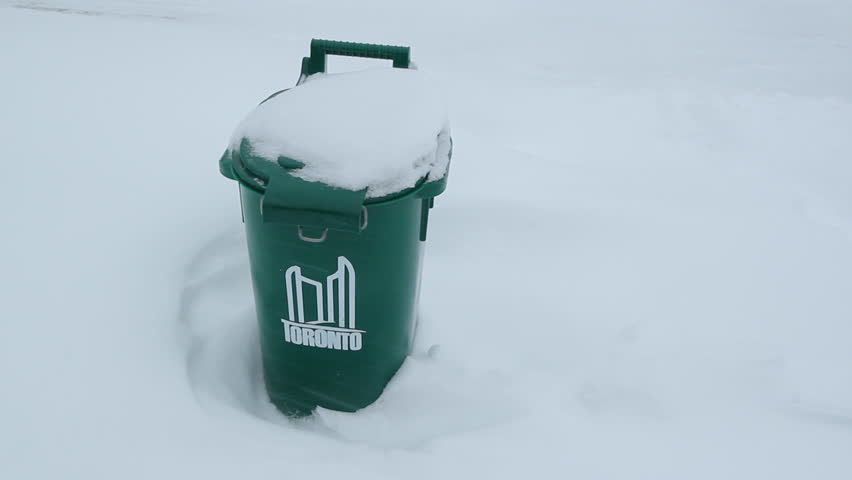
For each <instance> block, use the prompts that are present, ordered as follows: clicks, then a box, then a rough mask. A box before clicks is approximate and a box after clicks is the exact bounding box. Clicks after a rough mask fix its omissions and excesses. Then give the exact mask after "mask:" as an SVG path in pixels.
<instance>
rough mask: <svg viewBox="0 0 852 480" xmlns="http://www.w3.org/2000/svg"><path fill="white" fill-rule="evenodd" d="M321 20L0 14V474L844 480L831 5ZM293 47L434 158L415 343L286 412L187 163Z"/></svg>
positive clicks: (844, 202)
mask: <svg viewBox="0 0 852 480" xmlns="http://www.w3.org/2000/svg"><path fill="white" fill-rule="evenodd" d="M320 3H322V5H319V4H320ZM327 3H328V2H311V1H308V0H293V1H288V2H278V1H272V0H266V1H262V2H231V1H225V0H207V1H204V0H184V1H183V2H165V1H129V0H125V1H106V0H91V1H84V0H76V1H75V0H68V1H47V0H45V1H40V2H31V1H26V0H12V1H2V2H0V58H2V63H0V144H2V145H3V147H4V148H3V152H4V161H3V165H4V168H3V174H2V176H0V192H1V193H0V195H2V198H1V200H2V203H3V205H4V207H3V208H2V213H0V225H2V229H3V234H2V236H0V257H1V258H2V264H1V265H2V273H0V282H2V284H0V286H2V289H0V292H2V294H0V295H2V302H0V315H1V316H2V323H0V478H2V479H30V478H35V479H38V478H80V479H93V478H127V479H132V478H206V479H219V478H221V479H226V478H228V479H233V478H284V477H293V476H304V477H308V476H310V478H334V477H339V476H345V477H348V478H356V479H360V478H364V479H384V478H387V479H398V478H412V479H419V478H424V479H435V478H462V477H471V478H472V477H476V478H532V477H535V478H576V479H593V478H600V479H611V478H649V479H666V478H671V479H699V478H701V479H703V478H706V479H720V478H743V479H755V478H772V479H786V478H789V479H801V478H819V479H848V478H850V477H852V191H850V188H849V185H850V182H852V163H850V159H852V60H851V59H852V28H850V25H852V5H850V3H849V2H844V1H842V0H838V1H829V0H812V1H804V0H736V1H735V0H705V1H700V2H699V1H692V2H689V1H675V0H653V1H652V0H645V1H623V2H621V1H615V0H605V1H601V2H591V1H574V0H561V1H559V0H550V1H520V0H492V1H484V0H477V1H476V2H460V1H450V0H434V1H429V2H418V3H417V4H414V3H410V4H409V3H405V2H394V1H391V0H361V1H358V2H342V1H341V2H337V3H338V4H337V5H328V4H327ZM312 37H317V38H331V39H338V40H351V41H363V42H375V43H391V44H402V45H410V46H412V54H413V58H414V60H415V61H416V62H417V63H418V65H419V66H420V68H421V69H423V70H425V71H429V72H430V73H431V74H432V75H433V76H434V77H436V78H438V79H439V80H440V82H441V84H442V85H443V88H444V89H445V91H446V92H447V97H448V101H449V105H450V108H451V112H450V114H451V121H452V125H453V137H454V140H455V150H454V157H453V166H452V169H451V172H450V185H449V189H448V191H447V192H446V193H445V194H444V195H442V196H441V197H440V198H439V199H438V202H437V205H436V209H435V210H434V211H433V215H432V217H431V225H430V238H429V242H428V246H427V251H428V252H427V257H426V261H425V266H424V268H425V270H424V284H423V291H422V298H421V303H422V322H421V325H422V328H421V330H420V334H419V337H418V339H417V349H416V352H415V355H414V356H413V357H412V358H411V359H410V360H409V361H408V362H407V363H406V365H405V366H404V367H403V370H402V371H401V372H400V374H399V375H398V376H397V378H396V379H395V380H394V382H393V383H392V384H391V385H390V386H389V387H388V389H387V390H386V392H385V394H384V396H383V397H382V398H381V399H380V400H379V401H378V402H377V403H376V404H374V405H372V406H371V407H369V408H367V409H365V410H363V411H361V412H358V413H355V414H341V413H336V412H329V411H323V412H320V413H319V415H317V416H316V417H315V418H313V419H310V420H306V421H299V422H291V421H288V420H286V419H283V418H281V417H280V416H278V415H277V414H276V413H275V411H274V410H273V409H272V407H270V406H269V404H268V403H267V402H266V401H265V399H264V394H263V389H262V386H261V383H260V380H259V378H260V377H259V375H260V372H259V360H258V352H257V346H256V344H257V340H256V338H255V336H256V327H255V324H254V317H253V315H254V314H253V304H252V301H253V300H252V295H251V290H250V285H249V276H248V266H247V256H246V251H245V244H244V241H243V235H242V225H241V223H240V214H239V205H238V203H237V193H236V187H235V186H234V184H233V182H230V181H228V180H226V179H225V178H223V177H221V176H220V175H219V173H218V169H217V160H218V158H219V156H220V155H221V153H222V151H223V150H224V149H225V147H226V146H227V142H228V138H229V135H230V133H231V131H232V130H233V129H234V127H235V126H236V124H237V123H238V122H239V121H240V119H242V118H243V117H244V116H245V114H246V113H247V112H248V111H249V110H251V109H252V108H253V107H254V105H255V104H256V103H257V102H258V101H260V100H261V99H263V98H265V96H266V95H268V94H269V93H271V92H274V91H276V90H278V89H280V88H282V87H287V86H290V85H292V84H294V83H295V81H296V79H297V76H298V72H299V66H300V60H301V58H302V56H304V55H306V54H307V53H308V44H309V41H310V39H311V38H312ZM357 65H358V66H363V64H360V63H358V64H357ZM371 65H372V64H371ZM331 66H332V70H333V71H334V69H335V68H337V69H341V70H342V69H346V68H352V67H353V66H354V65H353V64H351V63H347V62H342V61H338V60H336V59H333V60H331Z"/></svg>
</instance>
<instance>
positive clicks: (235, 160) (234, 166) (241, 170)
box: [219, 90, 453, 206]
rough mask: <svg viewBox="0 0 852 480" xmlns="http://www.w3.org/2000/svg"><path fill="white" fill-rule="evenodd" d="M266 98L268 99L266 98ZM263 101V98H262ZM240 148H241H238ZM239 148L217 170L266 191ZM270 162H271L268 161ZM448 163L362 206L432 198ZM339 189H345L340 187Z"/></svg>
mask: <svg viewBox="0 0 852 480" xmlns="http://www.w3.org/2000/svg"><path fill="white" fill-rule="evenodd" d="M282 91H284V90H282ZM279 93H281V92H276V93H274V94H272V95H271V96H270V97H269V98H272V97H274V96H275V95H277V94H279ZM267 100H268V99H267ZM264 101H265V100H264ZM240 150H242V149H240ZM240 150H233V149H230V148H229V149H227V150H225V153H224V154H223V155H222V158H221V159H220V160H219V171H220V172H221V174H222V175H224V176H225V177H227V178H230V179H231V180H236V181H237V182H239V183H240V185H243V186H245V187H246V188H249V189H251V190H253V191H255V192H257V193H259V194H261V195H263V194H264V193H266V186H267V184H268V182H269V178H268V177H267V175H264V174H263V173H261V172H258V171H257V170H256V169H252V168H251V167H250V165H248V164H246V162H245V161H244V159H243V156H242V155H241V152H240ZM452 153H453V139H452V137H450V152H449V155H450V163H452ZM269 163H271V162H269ZM274 168H276V169H280V170H281V171H282V173H285V174H287V173H286V171H287V169H286V168H284V167H274ZM449 171H450V165H449V164H448V165H447V171H446V172H444V175H443V176H442V177H441V178H438V179H434V180H429V174H426V175H424V176H422V177H420V179H419V180H418V181H417V183H415V184H414V185H413V186H411V187H408V188H406V189H403V190H400V191H398V192H394V193H390V194H388V195H384V196H381V197H374V198H365V199H364V203H363V205H364V206H378V205H385V204H390V203H394V202H398V201H401V200H404V199H406V198H408V197H412V196H413V197H416V198H433V197H437V196H438V195H440V194H441V193H443V192H444V190H446V188H447V177H448V176H449ZM310 183H316V184H317V185H318V186H320V185H321V186H324V187H329V185H327V184H325V183H322V182H310ZM340 190H345V189H343V188H340Z"/></svg>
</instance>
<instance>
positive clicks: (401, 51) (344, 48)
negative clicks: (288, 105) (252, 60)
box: [300, 38, 411, 83]
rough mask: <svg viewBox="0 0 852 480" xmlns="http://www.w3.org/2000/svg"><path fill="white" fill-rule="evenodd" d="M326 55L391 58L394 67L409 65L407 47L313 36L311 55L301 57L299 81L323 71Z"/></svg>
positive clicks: (409, 59) (409, 55)
mask: <svg viewBox="0 0 852 480" xmlns="http://www.w3.org/2000/svg"><path fill="white" fill-rule="evenodd" d="M328 55H342V56H346V57H363V58H376V59H380V60H381V59H384V60H393V66H394V68H409V66H410V65H411V49H410V48H409V47H399V46H394V45H374V44H371V43H354V42H337V41H334V40H319V39H316V38H315V39H313V40H311V56H310V57H305V58H303V59H302V75H301V78H300V83H301V80H302V79H304V78H305V77H307V76H310V75H313V74H315V73H322V72H325V68H326V61H325V60H326V57H327V56H328Z"/></svg>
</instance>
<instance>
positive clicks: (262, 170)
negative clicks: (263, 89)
mask: <svg viewBox="0 0 852 480" xmlns="http://www.w3.org/2000/svg"><path fill="white" fill-rule="evenodd" d="M409 52H410V49H409V48H408V47H397V46H387V45H370V44H359V43H348V42H334V41H328V40H313V41H312V42H311V56H310V57H306V58H304V59H303V61H302V74H301V76H300V79H299V83H302V82H304V81H305V79H306V78H307V77H309V76H310V75H313V74H316V73H322V72H324V71H325V67H326V56H327V55H347V56H357V57H369V58H379V59H388V60H392V61H393V66H394V67H395V68H408V67H409V65H410V60H409ZM283 92H286V90H282V91H281V92H277V93H275V94H273V95H271V96H270V97H269V98H267V99H266V100H264V102H266V101H268V100H270V99H272V98H274V97H275V96H277V95H279V94H281V93H283ZM264 102H261V103H264ZM450 145H451V139H450ZM451 153H452V148H451V147H450V153H449V154H450V155H451ZM303 166H304V164H302V163H301V162H299V161H297V160H294V159H291V158H288V157H286V156H279V157H278V158H277V162H272V161H270V159H269V158H268V156H267V157H261V156H260V155H258V154H257V153H256V151H255V149H254V148H253V146H252V144H251V142H250V141H249V140H248V139H247V138H242V139H241V141H240V142H239V146H238V147H236V148H235V146H232V147H230V148H229V149H228V150H227V151H226V152H225V154H224V155H223V156H222V158H221V159H220V161H219V170H220V172H221V173H222V175H224V176H226V177H228V178H230V179H233V180H237V181H239V182H240V183H241V184H243V185H244V186H246V187H248V188H251V189H253V190H255V191H257V192H259V193H262V194H263V197H262V201H261V213H262V216H263V220H264V222H282V223H287V224H294V225H302V226H309V227H318V228H328V229H333V230H343V231H351V232H358V231H360V229H361V227H362V225H363V224H364V221H365V220H366V218H365V217H364V215H366V212H365V211H364V210H365V208H364V206H365V205H371V204H380V203H385V202H391V201H396V200H399V199H401V198H403V197H407V196H411V195H414V196H416V197H419V198H431V197H434V196H437V195H438V194H440V193H441V192H443V190H444V189H445V188H446V182H447V175H446V174H444V175H443V176H442V177H441V178H437V179H436V178H428V176H427V177H423V178H422V179H421V180H420V181H419V182H418V183H417V184H416V185H414V186H413V187H410V188H407V189H404V190H402V191H399V192H395V193H393V194H390V195H386V196H384V197H379V198H367V189H366V188H364V189H362V190H357V191H356V190H347V189H344V188H339V187H335V186H331V185H327V184H325V183H322V182H315V181H307V180H304V179H302V178H300V177H299V176H298V175H297V174H298V171H299V169H301V168H302V167H303Z"/></svg>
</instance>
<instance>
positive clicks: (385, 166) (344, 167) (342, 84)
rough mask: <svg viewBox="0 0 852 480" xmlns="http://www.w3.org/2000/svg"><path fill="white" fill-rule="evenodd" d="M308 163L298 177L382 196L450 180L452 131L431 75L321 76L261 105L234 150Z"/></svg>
mask: <svg viewBox="0 0 852 480" xmlns="http://www.w3.org/2000/svg"><path fill="white" fill-rule="evenodd" d="M243 138H246V139H248V141H249V142H250V144H251V147H252V154H253V155H256V156H258V157H262V158H264V159H267V160H269V161H271V162H275V161H277V160H278V157H279V156H284V157H289V158H291V159H294V160H297V161H299V162H302V163H304V164H305V166H304V167H303V168H301V169H296V170H291V174H293V175H295V176H297V177H299V178H302V179H303V180H307V181H312V182H322V183H325V184H327V185H330V186H333V187H339V188H343V189H347V190H363V189H364V188H367V189H368V190H367V197H368V198H376V197H382V196H385V195H390V194H393V193H397V192H400V191H402V190H405V189H406V188H410V187H413V186H415V185H416V184H417V182H418V181H419V180H420V179H422V178H424V177H427V181H431V180H438V179H441V178H443V176H444V175H445V174H446V172H447V168H448V166H449V160H450V131H449V122H448V119H447V108H446V105H445V103H444V100H443V98H442V95H441V94H440V92H439V91H438V89H437V88H436V87H435V86H434V84H433V83H432V82H431V81H430V79H429V77H428V76H426V75H425V74H423V73H422V72H419V71H417V70H408V69H401V68H392V69H391V68H388V69H375V70H364V71H358V72H350V73H341V74H316V75H312V76H310V77H308V78H307V80H306V81H305V82H304V83H302V84H301V85H298V86H296V87H294V88H292V89H290V90H286V91H284V92H281V93H280V94H278V95H275V96H273V97H272V98H270V99H268V100H267V101H266V102H264V103H262V104H261V105H259V106H258V107H257V108H256V109H255V110H254V111H253V112H251V113H250V114H249V115H248V116H247V117H246V118H245V119H244V120H243V121H242V123H240V125H239V126H238V127H237V129H236V131H235V132H234V135H233V136H232V137H231V142H230V149H231V150H238V149H239V148H240V145H241V142H242V140H243Z"/></svg>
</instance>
